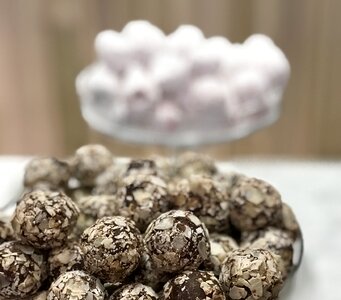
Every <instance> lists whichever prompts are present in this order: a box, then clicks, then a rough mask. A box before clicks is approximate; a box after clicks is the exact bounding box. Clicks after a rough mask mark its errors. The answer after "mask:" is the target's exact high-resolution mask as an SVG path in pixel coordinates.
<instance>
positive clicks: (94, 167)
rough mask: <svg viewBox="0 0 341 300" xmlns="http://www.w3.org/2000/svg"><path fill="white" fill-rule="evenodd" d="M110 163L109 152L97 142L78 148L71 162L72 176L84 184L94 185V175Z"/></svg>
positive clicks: (111, 161)
mask: <svg viewBox="0 0 341 300" xmlns="http://www.w3.org/2000/svg"><path fill="white" fill-rule="evenodd" d="M112 164H113V156H112V154H111V152H110V151H109V150H108V149H107V148H106V147H104V146H102V145H97V144H95V145H86V146H82V147H80V148H78V149H77V151H76V153H75V155H74V157H73V159H72V162H71V165H72V171H73V176H74V177H75V178H77V179H78V180H79V181H80V183H81V184H82V185H84V186H94V185H95V181H96V177H97V176H98V175H99V174H101V173H102V172H103V171H104V170H105V169H106V168H108V167H109V166H110V165H112Z"/></svg>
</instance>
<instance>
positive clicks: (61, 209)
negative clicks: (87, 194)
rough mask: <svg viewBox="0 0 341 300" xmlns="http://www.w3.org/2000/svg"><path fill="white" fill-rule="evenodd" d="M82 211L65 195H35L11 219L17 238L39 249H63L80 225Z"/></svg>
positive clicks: (23, 200)
mask: <svg viewBox="0 0 341 300" xmlns="http://www.w3.org/2000/svg"><path fill="white" fill-rule="evenodd" d="M78 215H79V209H78V207H77V206H76V204H75V203H74V202H73V201H72V200H71V199H70V198H69V197H68V196H66V195H65V194H64V193H62V192H51V191H46V190H45V191H39V190H36V191H33V192H31V193H27V194H25V195H24V196H23V197H22V199H21V201H20V202H19V203H18V205H17V207H16V209H15V212H14V216H13V219H12V227H13V230H14V233H15V234H16V236H17V237H18V238H19V239H20V240H22V241H23V242H25V243H28V244H30V245H32V246H33V247H36V248H39V249H50V248H55V247H60V246H61V245H63V244H64V243H65V241H66V239H67V237H68V235H69V234H70V232H71V230H72V229H73V227H74V226H75V224H76V222H77V218H78Z"/></svg>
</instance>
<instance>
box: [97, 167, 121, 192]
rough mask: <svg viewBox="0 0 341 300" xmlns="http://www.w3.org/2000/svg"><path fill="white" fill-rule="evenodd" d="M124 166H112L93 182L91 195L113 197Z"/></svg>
mask: <svg viewBox="0 0 341 300" xmlns="http://www.w3.org/2000/svg"><path fill="white" fill-rule="evenodd" d="M125 168H126V166H125V165H123V164H112V165H111V166H110V167H108V168H107V169H106V170H105V171H104V172H103V173H101V174H100V175H98V176H97V177H96V180H95V187H94V188H93V191H92V192H93V194H95V195H115V194H116V192H117V189H118V187H119V185H120V182H121V179H122V177H123V176H124V173H125V171H126V170H125Z"/></svg>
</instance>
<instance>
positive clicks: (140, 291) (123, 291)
mask: <svg viewBox="0 0 341 300" xmlns="http://www.w3.org/2000/svg"><path fill="white" fill-rule="evenodd" d="M157 299H159V297H158V295H157V294H156V293H155V292H154V290H153V289H152V288H151V287H149V286H146V285H143V284H141V283H132V284H127V285H125V286H123V287H122V288H120V289H118V290H117V291H116V292H115V293H114V294H113V295H111V297H110V298H109V300H157Z"/></svg>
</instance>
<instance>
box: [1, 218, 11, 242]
mask: <svg viewBox="0 0 341 300" xmlns="http://www.w3.org/2000/svg"><path fill="white" fill-rule="evenodd" d="M12 239H14V236H13V229H12V226H11V224H10V223H8V222H5V221H2V220H0V244H1V243H3V242H6V241H10V240H12Z"/></svg>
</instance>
